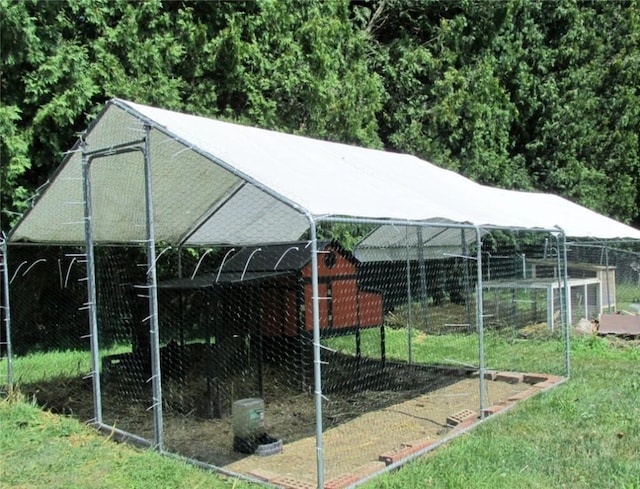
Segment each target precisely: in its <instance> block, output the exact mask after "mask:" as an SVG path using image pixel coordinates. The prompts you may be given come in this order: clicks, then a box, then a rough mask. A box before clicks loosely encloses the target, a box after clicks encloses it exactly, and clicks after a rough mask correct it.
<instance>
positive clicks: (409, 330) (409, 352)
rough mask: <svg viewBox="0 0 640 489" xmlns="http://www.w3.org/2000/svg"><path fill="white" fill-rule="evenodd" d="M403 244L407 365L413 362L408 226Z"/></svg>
mask: <svg viewBox="0 0 640 489" xmlns="http://www.w3.org/2000/svg"><path fill="white" fill-rule="evenodd" d="M405 244H406V249H407V342H408V345H407V356H408V360H409V365H411V364H412V363H413V347H412V344H413V341H412V338H411V336H412V332H413V331H412V330H413V317H412V316H413V314H412V313H413V311H412V309H411V302H412V299H411V257H410V254H409V227H408V226H407V227H405Z"/></svg>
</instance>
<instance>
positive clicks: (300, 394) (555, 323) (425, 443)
mask: <svg viewBox="0 0 640 489" xmlns="http://www.w3.org/2000/svg"><path fill="white" fill-rule="evenodd" d="M447 229H448V230H449V231H451V230H450V229H449V228H446V227H437V226H431V227H429V226H416V225H406V226H400V225H397V226H394V229H391V230H387V231H383V233H388V234H383V235H375V233H376V232H380V231H379V228H378V227H376V226H374V225H372V224H370V223H369V224H368V223H365V225H363V224H362V223H359V222H351V221H344V222H329V223H324V225H323V226H322V227H320V232H321V235H320V238H319V239H317V240H313V239H312V237H311V236H302V237H301V239H300V240H299V241H295V242H275V243H263V244H258V245H255V244H247V245H236V246H228V245H225V246H208V247H190V248H172V247H170V246H168V245H163V244H162V243H158V244H156V245H155V249H154V257H155V258H154V262H153V265H154V267H155V274H156V279H157V282H156V286H155V289H156V290H155V293H156V294H155V296H156V297H157V301H154V299H153V297H154V294H151V293H150V291H149V287H150V286H149V257H148V248H146V247H143V246H140V245H132V246H98V247H96V248H95V250H94V257H95V282H96V304H95V306H96V316H97V338H94V340H95V344H96V345H97V358H94V354H93V352H92V350H91V346H90V340H91V338H90V336H91V334H92V332H91V327H90V322H89V321H88V318H87V309H88V298H87V271H86V253H85V251H84V250H83V249H80V248H74V247H53V246H49V247H37V246H20V245H16V246H12V247H11V249H10V250H9V253H8V257H9V258H10V260H9V261H8V263H9V267H8V271H9V274H8V275H9V279H10V281H11V288H10V291H11V303H12V305H13V306H14V307H13V308H12V310H15V311H16V312H15V313H14V314H12V329H13V335H12V338H13V344H14V345H15V348H14V349H15V353H16V360H15V362H14V363H15V371H16V374H15V379H16V384H18V385H19V386H20V388H21V389H22V390H23V391H24V392H25V393H27V394H29V395H33V396H35V397H36V398H37V400H38V402H40V403H41V404H42V405H44V406H46V407H47V408H50V409H52V410H54V411H55V412H60V413H65V414H72V415H74V416H77V417H79V418H80V419H82V420H85V421H90V422H94V423H96V424H97V425H98V426H99V427H102V428H103V429H107V427H111V429H112V432H115V433H117V434H118V436H120V437H122V438H124V439H129V440H132V441H135V442H139V443H141V444H145V445H148V446H160V447H161V448H162V449H163V450H167V451H169V452H172V453H177V454H180V455H183V456H186V457H187V458H189V459H192V460H196V461H198V462H199V463H205V464H208V465H210V466H212V467H216V468H218V469H220V470H224V471H225V472H229V473H234V474H240V475H243V476H247V477H250V478H257V479H259V480H265V481H267V482H270V483H276V484H282V483H285V482H286V480H289V481H291V480H293V481H297V482H296V483H306V484H309V485H315V484H318V483H319V482H318V481H319V480H321V481H323V484H324V483H327V484H328V483H329V482H333V483H337V481H340V480H347V479H349V480H352V479H353V480H354V481H356V480H358V479H359V478H363V477H366V476H367V475H368V474H372V473H376V472H378V471H382V470H387V467H390V466H395V464H398V463H401V462H402V461H403V460H406V459H407V457H409V456H411V455H412V454H416V453H419V452H420V451H424V450H428V449H429V448H430V447H435V446H437V445H438V444H439V443H441V442H442V441H443V440H446V439H448V437H450V436H455V434H456V433H457V432H459V431H460V429H461V428H464V427H466V426H469V422H475V421H477V420H479V419H482V418H484V417H486V416H488V415H490V414H493V413H494V412H497V411H498V410H500V409H502V407H504V406H507V405H508V404H509V403H510V402H513V401H515V400H517V399H519V398H524V397H526V395H525V394H523V393H524V392H527V391H530V390H531V389H532V387H535V385H536V384H542V383H544V381H545V379H547V380H548V379H549V378H551V377H549V376H558V377H557V378H559V376H562V375H566V373H567V368H568V364H567V336H566V333H567V321H568V318H569V315H568V314H567V311H568V307H569V302H568V301H569V299H568V298H567V296H566V294H565V293H564V292H563V291H564V290H566V284H565V275H564V273H565V272H564V266H563V261H562V260H563V256H564V252H565V250H564V248H563V243H562V241H558V240H557V237H554V236H550V235H548V234H547V233H530V234H526V235H522V234H519V233H516V232H513V233H511V234H510V233H504V232H503V234H502V236H501V237H500V238H499V239H498V240H492V239H491V238H490V233H489V231H490V230H475V229H466V228H462V229H460V228H455V229H453V231H452V232H453V233H455V236H457V237H458V238H459V240H460V241H459V243H458V244H457V245H455V246H451V245H448V246H446V247H445V246H443V245H441V244H437V239H438V238H437V237H441V236H442V233H443V232H444V230H447ZM381 236H382V238H384V239H382V238H381ZM474 236H475V237H476V239H474ZM477 236H480V237H481V239H480V240H478V239H477ZM392 238H393V239H392ZM549 239H555V240H556V241H555V242H554V243H555V245H554V246H555V247H554V248H553V250H551V248H550V245H549V244H548V242H547V240H549ZM392 241H393V242H392ZM344 242H350V243H351V246H350V247H349V248H348V247H346V246H344V245H343V244H342V243H344ZM545 267H547V268H545ZM534 268H535V270H534ZM541 284H544V287H543V286H542V285H541ZM570 285H572V284H570ZM154 307H156V308H157V317H156V322H157V324H158V331H157V336H156V339H157V342H158V348H157V359H154V345H153V342H154V338H153V336H152V330H151V328H152V325H151V316H152V315H153V313H154ZM575 307H579V306H578V305H577V304H576V305H575ZM155 360H157V362H158V367H159V370H158V369H157V368H156V367H154V361H155ZM53 365H55V367H53ZM96 366H97V371H95V370H94V368H95V367H96ZM545 376H546V377H545ZM154 378H155V382H156V383H157V385H158V386H159V392H156V391H154ZM554 378H555V377H554ZM95 382H98V384H97V386H96V385H95ZM530 394H531V392H529V394H527V395H530ZM96 396H97V398H96ZM158 403H159V404H160V405H159V406H158ZM501 406H502V407H501ZM158 413H159V416H158ZM97 420H99V422H97ZM287 478H288V479H287ZM285 479H286V480H285Z"/></svg>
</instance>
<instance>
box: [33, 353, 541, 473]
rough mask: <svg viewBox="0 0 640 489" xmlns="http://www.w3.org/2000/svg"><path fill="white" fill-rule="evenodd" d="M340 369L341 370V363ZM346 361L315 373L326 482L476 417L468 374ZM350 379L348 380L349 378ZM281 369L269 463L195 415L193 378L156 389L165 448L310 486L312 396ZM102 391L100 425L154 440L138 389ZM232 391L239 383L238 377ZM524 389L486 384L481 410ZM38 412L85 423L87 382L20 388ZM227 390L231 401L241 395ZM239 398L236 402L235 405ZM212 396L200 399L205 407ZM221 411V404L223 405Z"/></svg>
mask: <svg viewBox="0 0 640 489" xmlns="http://www.w3.org/2000/svg"><path fill="white" fill-rule="evenodd" d="M341 362H342V364H341ZM353 362H354V360H353V358H352V357H344V358H342V360H341V361H340V359H339V358H334V359H332V361H331V365H334V366H337V367H336V368H333V369H327V370H326V371H325V372H323V383H324V384H325V385H326V386H327V388H326V391H325V396H326V398H325V399H324V401H323V443H324V457H325V478H326V479H327V480H330V479H332V478H334V477H337V476H338V475H340V474H344V473H352V472H354V471H357V470H358V468H359V467H362V466H363V465H365V464H367V463H369V462H372V461H377V460H378V458H379V456H380V454H382V453H384V452H387V451H390V450H393V449H396V448H398V447H399V446H400V445H401V444H403V443H406V442H410V441H412V440H416V439H425V438H431V439H439V438H441V437H444V436H446V435H447V434H448V433H449V432H450V430H451V427H448V426H447V424H446V420H447V417H448V416H451V415H453V414H455V413H457V412H459V411H461V410H464V409H467V410H472V411H475V412H478V411H479V406H480V382H479V378H478V376H477V375H476V374H475V373H474V372H473V371H471V370H468V369H466V370H465V369H458V368H449V367H440V366H426V365H412V366H410V365H407V364H403V363H395V362H386V363H385V364H382V363H381V362H380V361H379V360H375V361H374V360H360V361H358V363H357V365H354V364H353ZM356 373H357V375H356ZM290 374H291V373H290V371H289V372H288V373H287V372H286V371H282V370H281V369H279V368H277V367H275V366H273V365H270V366H268V367H267V368H266V369H265V371H264V399H265V410H266V429H267V432H268V433H269V434H270V435H271V436H273V437H276V438H278V439H282V440H283V442H284V450H283V452H282V453H280V454H277V455H271V456H268V457H259V456H255V455H250V456H247V455H245V454H241V453H238V452H235V451H234V450H233V430H232V425H231V413H230V411H229V409H226V408H225V409H222V412H221V414H222V416H220V417H213V418H212V417H206V416H203V415H202V413H203V412H206V411H207V410H206V409H204V408H203V407H202V405H201V404H202V399H206V398H207V394H206V390H207V387H208V388H209V389H210V387H211V386H210V382H209V385H207V383H206V382H205V380H204V379H203V378H198V377H193V378H190V379H188V381H187V382H186V383H177V382H176V381H175V380H171V379H168V380H167V381H166V382H165V384H163V395H164V396H165V405H164V413H163V414H164V416H163V421H164V436H165V444H166V449H167V450H169V451H171V452H174V453H179V454H181V455H184V456H187V457H190V458H193V459H197V460H199V461H202V462H206V463H209V464H212V465H215V466H218V467H224V468H225V469H227V470H229V471H232V472H236V473H249V472H251V471H255V470H256V469H260V470H267V471H270V472H274V473H277V474H280V475H283V476H289V477H295V478H296V479H298V480H301V481H309V482H310V483H313V482H314V481H315V472H316V437H315V431H316V427H315V423H316V418H315V404H314V395H313V393H312V392H311V390H309V389H306V390H301V386H300V384H299V382H298V380H299V379H295V380H294V381H291V379H290V378H288V377H287V375H289V376H290ZM110 382H111V385H108V386H105V388H104V389H103V392H104V393H105V399H104V401H103V405H104V421H105V423H107V424H111V425H115V426H116V427H117V428H120V429H122V430H125V431H128V432H130V433H134V434H136V435H138V436H141V437H143V438H147V439H151V438H152V436H153V418H152V414H151V412H150V411H149V409H148V408H149V406H150V405H151V400H150V399H151V397H150V392H149V387H148V384H147V383H143V384H142V385H139V386H138V388H137V389H124V388H122V385H121V386H120V387H119V388H116V386H117V385H118V384H117V382H116V381H114V380H113V379H112V380H111V381H110ZM236 385H241V379H238V380H237V382H236ZM529 387H530V385H529V384H525V383H523V382H519V383H508V382H502V381H490V380H487V381H486V382H485V401H486V403H485V405H486V406H490V405H493V404H496V403H497V402H499V401H502V400H507V399H508V398H509V397H511V396H513V395H514V394H516V393H518V392H521V391H523V390H526V389H528V388H529ZM23 390H24V391H25V392H26V393H27V394H32V395H34V396H35V397H36V399H37V400H38V402H39V403H40V404H41V405H43V406H44V407H46V408H48V409H51V410H52V411H54V412H57V413H61V414H68V415H73V416H74V417H77V418H79V419H81V420H89V419H91V418H92V417H93V408H92V402H93V401H92V392H91V385H90V382H89V381H87V380H82V379H57V380H56V381H52V382H43V383H39V384H37V385H31V386H24V387H23ZM249 394H250V393H249V392H247V393H243V392H241V391H239V390H236V392H235V393H234V395H235V396H244V395H249ZM237 398H238V397H237ZM210 400H211V396H210V395H209V396H208V402H207V403H206V404H210ZM225 403H227V401H226V400H225Z"/></svg>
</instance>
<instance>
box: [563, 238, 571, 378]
mask: <svg viewBox="0 0 640 489" xmlns="http://www.w3.org/2000/svg"><path fill="white" fill-rule="evenodd" d="M561 236H562V263H563V270H562V272H563V274H564V290H565V293H566V294H567V296H566V297H567V299H566V300H567V301H570V300H571V292H570V290H569V270H568V266H567V235H566V234H565V233H564V231H562V233H561ZM567 304H568V302H567ZM564 314H565V320H564V323H565V324H564V334H565V350H564V364H565V373H566V376H567V378H569V377H571V313H570V312H569V307H565V311H564Z"/></svg>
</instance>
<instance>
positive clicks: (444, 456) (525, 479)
mask: <svg viewBox="0 0 640 489" xmlns="http://www.w3.org/2000/svg"><path fill="white" fill-rule="evenodd" d="M572 359H573V360H572V365H573V369H572V379H571V380H570V381H569V382H567V383H565V384H563V385H561V386H560V387H558V388H556V389H553V390H551V391H548V392H545V393H542V394H539V395H537V396H535V397H533V398H531V399H529V400H527V401H525V402H523V403H521V404H520V405H518V406H516V407H515V408H513V409H511V410H509V411H508V412H507V413H505V414H503V415H498V416H496V417H495V418H493V419H489V420H488V421H487V422H485V423H484V424H482V425H480V426H479V427H477V428H476V429H475V430H473V431H471V432H469V433H467V434H466V435H464V436H462V437H459V438H457V439H455V440H453V441H452V442H450V443H449V444H447V445H446V446H443V447H441V448H439V449H437V450H435V451H434V452H433V453H431V454H430V455H427V456H425V457H422V458H419V459H416V460H414V461H412V462H410V463H409V464H407V465H405V466H404V467H403V468H401V469H399V470H397V471H395V472H393V473H389V474H386V475H383V476H381V477H379V478H376V479H374V480H372V481H370V482H369V483H368V484H367V485H366V487H368V488H413V487H416V488H417V487H420V488H422V487H434V488H509V489H511V488H585V489H587V488H589V489H591V488H616V489H618V488H622V489H630V488H640V421H639V420H640V402H638V400H639V399H640V370H639V368H638V367H639V366H640V346H639V345H638V344H637V343H636V344H632V343H629V342H624V341H622V340H615V341H613V342H610V341H609V340H606V339H602V338H596V337H587V338H579V339H576V340H575V341H573V342H572ZM34 368H35V367H34ZM79 368H80V369H81V370H84V366H81V367H79ZM0 454H2V455H1V456H0V487H2V488H5V487H7V488H9V487H15V488H75V487H77V488H86V487H92V488H93V487H96V488H118V489H120V488H141V489H145V488H154V489H155V488H197V487H207V488H230V487H235V488H238V489H241V488H249V487H253V486H251V485H250V484H248V483H246V482H241V481H239V480H236V479H227V478H223V477H221V476H219V475H216V474H213V473H208V472H205V471H203V470H201V469H197V468H194V467H192V466H190V465H187V464H185V463H184V462H182V461H180V460H176V459H172V458H167V457H162V456H161V455H159V454H157V453H155V452H152V451H141V450H138V449H135V448H133V447H130V446H127V445H122V444H117V443H115V442H113V441H111V440H109V439H108V438H105V437H102V436H100V435H98V434H96V433H95V432H94V431H93V430H92V429H90V428H88V427H86V426H84V425H82V424H81V423H79V422H77V421H75V420H73V419H69V418H65V417H59V416H54V415H52V414H50V413H47V412H43V411H41V410H40V409H38V407H37V406H34V405H33V404H32V403H30V402H28V400H25V399H20V395H19V394H15V395H13V396H12V397H10V398H8V399H2V400H0Z"/></svg>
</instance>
